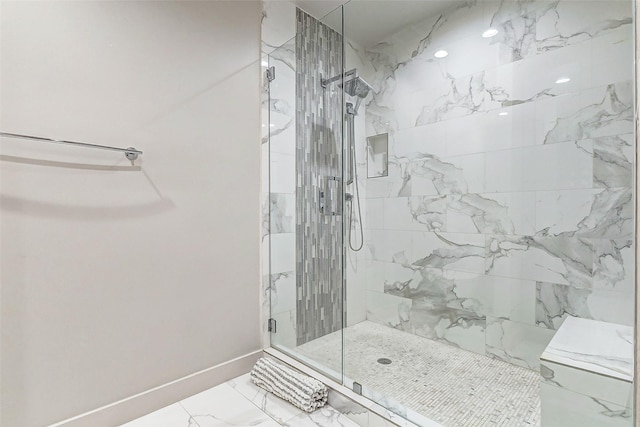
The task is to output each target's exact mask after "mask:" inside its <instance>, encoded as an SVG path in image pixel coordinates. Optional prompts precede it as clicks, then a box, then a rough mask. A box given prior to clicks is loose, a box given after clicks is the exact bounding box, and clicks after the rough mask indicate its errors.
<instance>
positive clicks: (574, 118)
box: [544, 81, 633, 144]
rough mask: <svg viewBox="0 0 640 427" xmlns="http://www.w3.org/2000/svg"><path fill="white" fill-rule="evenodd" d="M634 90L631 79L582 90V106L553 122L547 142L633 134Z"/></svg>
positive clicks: (546, 137) (547, 135) (545, 140)
mask: <svg viewBox="0 0 640 427" xmlns="http://www.w3.org/2000/svg"><path fill="white" fill-rule="evenodd" d="M632 93H633V90H632V83H631V81H625V82H621V83H615V84H609V85H607V86H606V87H601V88H595V89H591V90H588V91H584V92H582V93H581V94H580V97H581V101H582V102H581V103H582V105H583V106H582V107H581V108H580V109H578V110H576V111H574V112H572V113H571V114H568V115H563V116H561V117H558V118H557V119H556V120H555V122H553V123H551V125H550V126H549V129H548V130H547V133H546V135H545V139H544V142H545V144H551V143H557V142H565V141H575V140H581V139H588V138H598V137H602V136H612V135H622V134H628V133H632V132H633V99H632Z"/></svg>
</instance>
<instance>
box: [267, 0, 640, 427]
mask: <svg viewBox="0 0 640 427" xmlns="http://www.w3.org/2000/svg"><path fill="white" fill-rule="evenodd" d="M315 3H317V2H304V1H297V2H293V3H289V2H266V3H265V20H264V21H263V26H265V27H268V28H267V29H268V31H270V33H269V32H265V30H263V37H265V36H264V34H265V33H268V34H267V35H269V34H275V35H277V36H279V37H281V38H282V35H283V34H286V33H287V31H290V32H291V34H290V35H291V38H290V39H289V40H288V41H286V42H284V40H281V41H279V42H278V43H277V45H274V46H269V43H267V41H265V43H264V46H266V47H267V48H268V52H267V53H268V58H266V59H267V64H263V65H266V67H265V68H267V69H268V76H269V79H268V81H267V82H266V85H265V87H266V92H265V106H266V108H267V110H268V123H265V128H266V129H265V138H264V139H263V153H264V155H265V158H267V159H268V171H267V172H268V176H265V177H264V178H263V179H264V180H265V181H268V192H266V194H265V201H264V203H265V221H264V227H263V228H264V230H265V232H264V239H265V242H266V244H268V246H266V247H267V248H268V251H267V250H265V253H266V254H267V261H266V262H265V266H267V267H268V271H265V282H266V286H267V288H266V289H267V291H268V292H267V297H268V300H269V310H268V311H269V318H270V322H269V324H270V330H271V331H270V337H269V338H270V343H271V346H272V347H273V348H275V349H277V350H279V351H281V352H283V353H286V354H288V355H290V356H292V357H294V358H296V359H298V360H299V361H301V362H303V363H305V364H307V365H309V366H311V367H313V368H314V369H316V370H318V371H320V372H322V373H323V374H325V375H327V376H329V377H332V378H334V379H335V380H336V381H338V382H339V383H341V384H343V385H344V386H345V387H346V388H349V389H353V390H355V391H356V392H359V393H361V394H363V395H364V396H365V397H367V398H369V399H371V400H372V401H374V402H376V403H378V404H380V405H382V406H384V407H386V408H388V409H389V410H391V411H393V412H395V413H397V414H399V415H401V416H402V417H404V418H407V419H409V420H411V421H412V422H414V423H415V424H417V425H424V426H427V425H429V426H432V425H443V426H447V427H455V426H474V427H476V426H484V425H487V426H489V425H490V426H525V425H526V426H538V425H541V426H543V427H552V426H560V427H572V426H580V427H591V426H593V427H608V426H625V427H631V426H633V425H635V424H634V420H633V400H632V397H633V325H634V318H635V304H634V300H635V279H634V276H635V228H634V223H635V219H636V218H635V187H634V183H635V167H636V165H635V158H636V148H635V147H636V144H635V126H634V117H635V110H634V106H635V69H634V48H635V47H634V29H635V21H634V18H633V17H634V14H635V10H634V8H635V4H634V2H632V1H630V0H620V1H580V0H559V1H539V0H535V1H526V2H524V1H511V0H505V1H490V0H486V1H482V0H477V1H428V0H427V1H359V0H352V1H350V2H347V3H345V4H344V5H343V6H340V7H338V8H337V9H335V10H334V11H333V12H331V13H329V14H328V15H326V16H324V15H323V16H320V14H318V13H317V12H316V14H315V16H314V10H313V7H314V4H315ZM305 9H308V10H307V11H305ZM269 26H270V27H269ZM283 42H284V43H283ZM265 49H266V48H265ZM368 170H369V173H367V171H368ZM372 170H373V171H376V172H375V173H371V171H372Z"/></svg>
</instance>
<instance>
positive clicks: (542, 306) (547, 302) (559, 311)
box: [536, 282, 593, 330]
mask: <svg viewBox="0 0 640 427" xmlns="http://www.w3.org/2000/svg"><path fill="white" fill-rule="evenodd" d="M591 292H592V290H591V289H589V288H574V287H573V286H568V285H557V284H554V283H544V282H537V283H536V324H537V325H538V326H543V327H546V328H549V329H556V330H557V329H558V328H559V327H560V326H561V325H562V322H563V321H564V319H565V318H566V317H567V316H575V317H582V318H585V319H593V315H592V314H591V312H590V311H589V304H588V298H589V296H590V295H591Z"/></svg>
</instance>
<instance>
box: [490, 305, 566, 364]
mask: <svg viewBox="0 0 640 427" xmlns="http://www.w3.org/2000/svg"><path fill="white" fill-rule="evenodd" d="M554 333H555V332H554V331H553V330H549V329H544V328H538V327H536V326H531V325H525V324H523V323H517V322H512V321H510V320H504V319H498V318H493V317H487V336H486V343H487V347H486V352H487V355H490V356H494V357H497V358H498V359H501V360H504V361H505V362H509V363H513V364H515V365H519V366H523V367H525V368H530V369H535V370H538V369H539V366H540V355H541V354H542V352H543V351H544V349H545V347H546V346H547V345H548V344H549V341H551V338H553V335H554Z"/></svg>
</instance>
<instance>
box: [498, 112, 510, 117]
mask: <svg viewBox="0 0 640 427" xmlns="http://www.w3.org/2000/svg"><path fill="white" fill-rule="evenodd" d="M508 114H509V113H507V112H506V111H501V112H499V113H498V115H499V116H506V115H508Z"/></svg>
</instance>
